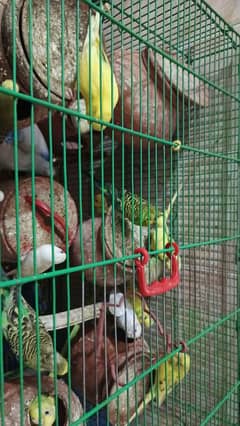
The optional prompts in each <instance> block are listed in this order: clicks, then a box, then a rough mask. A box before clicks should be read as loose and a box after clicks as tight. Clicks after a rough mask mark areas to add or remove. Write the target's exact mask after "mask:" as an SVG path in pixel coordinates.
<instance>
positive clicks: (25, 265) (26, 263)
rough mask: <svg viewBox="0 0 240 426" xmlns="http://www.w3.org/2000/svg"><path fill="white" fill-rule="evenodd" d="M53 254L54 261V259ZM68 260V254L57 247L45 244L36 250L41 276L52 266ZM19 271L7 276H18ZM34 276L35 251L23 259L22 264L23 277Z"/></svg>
mask: <svg viewBox="0 0 240 426" xmlns="http://www.w3.org/2000/svg"><path fill="white" fill-rule="evenodd" d="M52 254H53V259H52ZM65 260H66V253H65V252H64V251H63V250H62V249H60V248H59V247H57V246H53V253H52V245H51V244H43V245H41V246H39V247H37V248H36V272H37V273H38V274H41V273H42V272H45V271H46V270H47V269H49V268H50V267H51V266H52V264H53V263H54V264H55V265H59V264H60V263H63V262H64V261H65ZM16 273H17V270H16V269H14V270H12V271H10V272H8V273H7V275H8V276H9V275H16ZM33 274H34V250H31V251H30V252H29V253H27V255H26V256H25V257H23V259H22V263H21V276H22V277H27V276H30V275H33Z"/></svg>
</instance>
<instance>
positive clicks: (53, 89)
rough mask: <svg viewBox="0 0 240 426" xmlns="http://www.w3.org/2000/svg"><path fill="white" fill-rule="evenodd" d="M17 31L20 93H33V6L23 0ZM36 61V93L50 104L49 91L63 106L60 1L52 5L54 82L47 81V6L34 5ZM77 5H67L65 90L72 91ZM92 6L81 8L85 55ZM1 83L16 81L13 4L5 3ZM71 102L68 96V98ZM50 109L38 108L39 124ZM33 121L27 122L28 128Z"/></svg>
mask: <svg viewBox="0 0 240 426" xmlns="http://www.w3.org/2000/svg"><path fill="white" fill-rule="evenodd" d="M15 4H16V8H15V14H14V15H15V30H16V35H15V37H16V66H17V82H18V84H19V86H20V90H21V91H22V92H24V93H30V77H29V73H30V59H29V58H30V47H29V33H30V30H29V3H28V2H26V1H23V0H16V2H15ZM31 4H32V22H31V28H32V44H31V49H32V58H33V74H32V75H33V93H34V96H35V97H37V98H40V99H44V100H48V88H49V90H50V99H51V102H54V103H60V102H61V100H62V86H61V80H62V66H61V47H60V46H61V3H60V2H59V1H58V0H51V2H50V22H49V25H50V44H49V57H50V61H51V66H50V71H51V72H50V82H49V84H48V81H47V31H46V28H47V12H46V4H45V2H42V1H38V0H33V1H32V3H31ZM76 7H77V6H76V2H75V1H74V0H66V1H65V2H64V8H65V14H64V20H65V22H64V28H65V31H64V43H65V48H64V51H65V58H64V59H65V62H64V79H65V81H64V83H65V90H66V89H68V88H70V87H72V85H73V82H74V79H75V76H76V60H77V58H76V14H77V11H76ZM88 10H89V7H88V5H86V4H84V3H83V2H80V5H79V23H80V25H79V28H78V29H77V30H78V31H79V33H78V36H79V44H78V45H79V51H80V52H81V49H82V46H83V42H84V39H85V37H86V33H87V27H88ZM0 24H1V37H0V59H1V68H0V81H1V82H2V81H3V80H5V79H6V78H12V65H13V64H12V58H13V43H12V40H13V22H12V2H11V1H9V0H2V1H1V3H0ZM66 99H67V96H66ZM47 113H48V109H47V108H44V107H40V106H36V107H35V114H34V119H35V122H38V121H39V120H41V119H42V118H43V117H44V116H45V117H46V116H47ZM29 123H30V121H29V120H28V121H26V120H25V122H24V126H26V125H28V124H29Z"/></svg>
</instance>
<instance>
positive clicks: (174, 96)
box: [108, 48, 208, 149]
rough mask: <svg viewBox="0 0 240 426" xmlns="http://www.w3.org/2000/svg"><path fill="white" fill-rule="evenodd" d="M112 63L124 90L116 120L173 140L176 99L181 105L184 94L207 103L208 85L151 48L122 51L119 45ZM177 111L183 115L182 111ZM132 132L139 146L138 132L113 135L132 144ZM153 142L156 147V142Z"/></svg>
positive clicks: (175, 121)
mask: <svg viewBox="0 0 240 426" xmlns="http://www.w3.org/2000/svg"><path fill="white" fill-rule="evenodd" d="M174 56H175V55H172V57H173V58H174ZM174 59H176V57H175V58H174ZM113 64H114V73H115V76H116V79H117V82H118V85H119V88H120V90H119V93H122V97H121V96H120V99H119V101H118V104H117V106H116V108H115V110H114V117H113V122H114V123H115V124H118V125H120V126H123V127H125V128H127V129H132V130H135V131H138V132H141V133H144V134H146V135H150V136H154V137H157V138H163V139H166V140H171V139H172V136H173V134H174V132H175V130H176V126H177V119H178V117H177V100H178V108H179V107H180V106H181V105H182V98H183V97H185V99H186V100H187V99H189V100H190V102H191V103H193V102H194V103H195V104H197V105H200V106H207V105H208V88H207V87H204V86H203V85H202V83H201V82H200V81H199V80H198V79H197V78H194V77H193V76H192V75H191V74H189V73H187V72H184V73H183V72H182V69H181V68H180V67H177V65H176V64H175V63H174V62H170V61H169V60H168V59H166V58H165V59H163V56H162V55H161V54H159V53H156V54H155V53H154V52H153V51H152V50H151V49H148V48H145V49H144V50H143V51H142V52H139V51H138V50H136V51H133V52H132V51H130V50H124V52H123V53H122V51H121V49H118V50H116V51H115V52H114V60H113ZM122 86H123V87H122ZM121 88H122V89H121ZM122 105H123V107H122ZM178 114H179V117H181V115H180V114H181V111H178ZM108 132H109V130H108ZM132 136H133V143H134V147H135V148H138V149H140V137H139V136H134V135H132V134H131V133H129V132H121V131H118V130H114V138H115V139H116V140H117V141H118V142H119V143H121V142H122V140H124V143H125V144H127V145H131V143H132ZM148 141H149V140H148V139H147V138H144V137H143V138H142V142H143V149H147V147H148V145H149V144H148V143H147V142H148ZM159 142H160V141H159ZM150 146H151V148H154V146H155V143H151V144H150Z"/></svg>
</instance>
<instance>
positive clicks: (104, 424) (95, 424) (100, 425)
mask: <svg viewBox="0 0 240 426" xmlns="http://www.w3.org/2000/svg"><path fill="white" fill-rule="evenodd" d="M73 391H74V392H75V394H76V395H77V396H78V398H79V400H80V402H81V404H82V405H83V403H84V399H83V395H82V393H81V392H80V391H78V390H76V389H74V388H73ZM93 407H94V405H92V404H91V403H90V402H88V401H86V411H87V412H88V411H90V410H91V409H92V408H93ZM87 426H112V425H111V423H110V422H108V420H107V410H106V408H102V409H101V410H99V412H98V413H97V414H94V415H93V416H92V417H90V419H88V420H87Z"/></svg>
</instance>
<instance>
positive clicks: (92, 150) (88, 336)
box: [0, 0, 240, 426]
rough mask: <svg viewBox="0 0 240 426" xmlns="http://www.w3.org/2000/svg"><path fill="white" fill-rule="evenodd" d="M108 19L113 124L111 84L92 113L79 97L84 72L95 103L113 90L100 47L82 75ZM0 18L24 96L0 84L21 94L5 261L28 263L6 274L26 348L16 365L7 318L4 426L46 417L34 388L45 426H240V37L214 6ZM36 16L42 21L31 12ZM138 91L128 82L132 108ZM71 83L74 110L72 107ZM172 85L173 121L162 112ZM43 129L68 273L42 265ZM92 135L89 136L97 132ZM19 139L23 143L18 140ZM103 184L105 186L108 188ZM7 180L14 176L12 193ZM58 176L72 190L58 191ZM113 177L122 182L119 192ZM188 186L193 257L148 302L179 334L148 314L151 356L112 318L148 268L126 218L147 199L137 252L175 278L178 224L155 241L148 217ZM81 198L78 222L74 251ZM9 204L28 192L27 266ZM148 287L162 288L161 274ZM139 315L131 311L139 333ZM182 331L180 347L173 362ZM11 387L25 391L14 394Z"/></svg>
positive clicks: (183, 213) (11, 10) (146, 6)
mask: <svg viewBox="0 0 240 426" xmlns="http://www.w3.org/2000/svg"><path fill="white" fill-rule="evenodd" d="M38 3H39V4H40V6H38ZM38 7H39V10H40V12H41V25H40V26H39V27H38V26H37V22H38V20H36V10H38ZM4 8H8V12H6V9H4ZM4 11H5V12H4ZM40 12H39V13H40ZM70 12H71V13H70ZM4 13H5V15H4ZM95 13H100V25H99V34H100V36H99V41H98V44H97V49H98V50H99V51H101V52H102V51H103V50H104V52H106V54H107V56H108V60H109V67H110V69H111V72H110V74H109V78H108V79H107V83H106V84H109V83H110V86H111V88H113V87H114V79H115V78H116V79H117V83H118V95H119V100H118V104H117V106H116V108H115V104H114V102H115V101H114V91H111V95H109V93H108V102H109V105H110V110H111V117H110V118H109V117H108V118H106V117H107V116H106V115H105V109H104V108H105V106H106V102H107V101H106V98H104V96H105V95H106V92H105V91H104V90H105V88H104V86H102V85H101V84H100V88H99V92H98V97H99V99H100V102H99V114H96V111H95V109H94V108H95V107H96V105H95V104H94V98H93V97H91V96H89V100H88V101H89V102H88V103H87V102H86V110H84V109H83V107H82V97H83V96H82V94H81V87H82V91H83V87H84V83H85V79H86V76H87V74H88V75H91V73H93V75H94V77H93V79H89V80H88V84H85V85H86V87H87V86H88V87H87V90H88V92H89V94H91V93H93V91H94V90H95V84H96V82H98V81H105V80H106V74H105V73H106V72H107V71H106V68H105V67H106V58H105V59H104V54H102V55H99V57H96V58H94V56H92V54H91V53H92V49H94V47H96V46H91V43H90V47H89V51H88V61H89V68H88V70H87V71H86V70H85V72H84V73H83V72H82V73H81V66H80V65H79V64H81V61H80V59H81V55H82V50H83V46H84V41H85V40H86V37H88V34H89V37H90V38H91V35H92V34H94V26H93V20H92V19H91V17H92V16H93V15H94V14H95ZM1 14H3V18H1V16H2V15H1ZM1 14H0V19H2V37H1V38H2V40H1V43H0V51H1V52H0V61H1V66H0V75H1V81H2V82H3V81H4V80H6V79H7V78H9V79H10V78H11V79H12V80H13V90H11V89H8V88H4V87H3V86H0V98H1V96H2V94H5V95H9V96H8V97H10V96H11V95H14V97H13V102H12V105H11V112H10V114H12V116H13V118H12V127H11V128H9V129H8V131H7V132H5V133H4V132H3V130H2V129H5V127H4V126H5V124H6V123H5V120H6V117H5V115H4V117H1V116H0V126H2V127H1V129H0V135H1V140H0V142H1V144H0V150H1V149H2V151H1V152H2V153H3V152H4V149H7V148H6V145H8V146H11V147H12V151H11V154H10V155H9V160H10V157H11V155H12V162H13V166H12V167H11V166H10V165H8V164H7V163H5V164H4V162H1V158H0V173H1V179H0V189H1V190H2V191H3V192H4V190H5V189H6V193H5V199H4V200H3V202H2V204H0V216H1V220H0V233H1V259H2V262H1V263H2V267H3V269H4V270H5V272H8V271H9V270H12V269H13V268H15V267H16V271H17V272H16V274H15V275H14V276H13V277H11V276H7V277H6V276H4V275H2V279H1V282H0V303H1V311H2V312H3V311H4V306H5V305H4V304H6V294H9V292H11V291H12V289H13V288H14V286H16V288H17V320H18V327H17V333H18V342H19V353H18V356H17V357H16V356H14V354H13V353H12V351H11V349H10V348H9V342H8V343H7V342H6V339H5V337H6V336H4V330H5V329H4V316H3V313H2V327H0V401H1V404H0V424H1V425H4V424H10V423H8V421H9V419H11V416H14V415H15V416H18V417H17V419H18V420H16V421H18V423H14V424H19V425H25V424H31V422H30V417H29V406H30V404H31V401H32V400H33V393H29V392H30V391H29V389H30V388H31V389H34V391H32V390H31V392H35V393H34V395H35V396H38V398H39V405H38V409H37V410H36V413H37V414H38V424H43V425H45V426H48V425H49V426H50V425H51V424H56V425H66V424H69V425H70V424H71V425H78V424H84V425H88V426H90V425H93V424H94V425H99V426H103V425H111V424H116V425H127V424H134V425H135V424H136V425H138V424H139V425H143V424H144V425H175V426H176V425H179V426H180V425H219V426H225V425H226V426H227V425H232V426H233V425H237V424H239V423H240V420H239V396H240V394H239V384H240V381H239V350H240V347H239V341H240V340H239V324H240V322H239V290H238V289H239V285H238V277H239V253H240V251H239V237H240V228H239V219H238V216H239V214H238V212H239V207H240V205H239V185H238V182H239V171H238V170H239V166H238V164H239V161H240V160H239V158H240V157H239V148H238V147H239V123H240V121H239V75H240V74H239V44H240V38H239V35H238V33H237V32H235V31H234V30H233V29H232V28H231V27H230V26H229V25H228V24H227V23H226V22H225V21H224V20H223V19H222V18H221V17H220V16H219V15H218V14H217V13H215V12H214V10H213V9H212V8H211V7H209V6H208V5H207V3H205V2H204V1H201V0H191V1H190V0H187V1H186V0H185V1H181V0H171V1H170V0H167V1H160V0H159V1H157V0H154V1H150V0H149V1H145V0H142V1H128V0H127V1H117V0H116V1H114V2H112V3H110V4H109V5H108V6H106V4H105V3H104V2H102V1H101V2H92V1H90V0H84V1H80V0H76V1H75V2H73V1H71V0H69V1H67V0H65V1H64V0H61V1H60V2H59V1H50V0H46V1H45V2H36V1H33V0H30V1H29V2H22V1H20V0H12V1H11V2H7V1H6V2H5V3H4V2H3V5H2V6H1ZM23 16H24V17H25V18H26V16H27V18H26V19H25V20H23ZM39 16H40V15H39ZM21 19H22V21H21ZM9 22H10V26H8V30H6V23H9ZM39 22H40V17H39ZM73 22H74V25H73ZM73 27H74V28H73ZM88 31H89V32H88ZM26 34H27V41H26ZM36 46H37V48H36ZM38 46H39V49H38ZM144 49H145V50H144ZM144 51H145V52H147V54H146V55H145V56H144V55H143V52H144ZM20 52H21V55H25V56H24V58H25V59H23V56H22V60H21V57H20ZM149 52H151V54H152V56H151V55H150V53H149ZM4 56H6V57H5V58H4ZM159 57H161V66H160V67H159V63H158V62H157V61H158V60H159ZM86 58H87V56H86ZM126 58H128V59H126ZM41 61H42V62H41ZM117 61H118V62H117ZM144 61H145V62H144ZM151 61H153V62H151ZM117 63H118V68H117V65H116V64H117ZM6 64H8V65H6ZM26 64H27V65H26ZM98 72H99V75H98ZM144 78H145V80H144V81H145V83H146V84H145V85H144V84H142V81H143V79H144ZM104 79H105V80H104ZM126 82H127V83H128V85H129V87H130V89H129V92H128V99H127V94H126V89H125V85H126ZM17 84H18V85H19V86H20V91H18V90H17ZM151 87H154V91H152V90H151ZM131 88H134V89H132V90H131ZM69 89H71V90H72V95H73V97H74V104H73V103H72V102H70V101H71V99H70V98H71V96H70V95H69ZM159 93H161V111H160V112H159V110H158V108H157V107H156V105H157V103H158V97H159ZM22 101H25V102H27V101H28V102H30V106H29V105H28V108H29V112H28V116H27V117H24V118H25V121H22V120H19V116H20V115H21V113H22V111H21V108H20V106H19V105H21V106H22V108H23V103H22V104H21V102H22ZM85 101H86V99H85ZM136 102H138V104H139V110H137V108H136ZM0 103H1V99H0ZM25 106H26V104H25ZM128 110H129V115H128V116H127V117H126V112H127V111H128ZM3 111H4V109H3ZM136 116H138V119H136ZM39 117H40V118H39ZM83 120H85V121H83ZM136 120H138V125H137V126H136ZM1 122H2V124H1ZM36 122H37V123H38V126H39V128H40V130H41V131H42V133H43V135H44V137H45V138H46V141H47V144H48V150H49V159H48V160H47V161H48V162H49V164H48V168H49V173H48V175H49V176H47V177H45V179H48V182H49V186H48V191H49V193H48V207H49V210H48V213H47V214H46V218H47V221H46V223H44V227H45V228H47V230H48V233H49V239H48V240H47V241H46V242H47V243H50V244H51V248H52V251H53V250H54V246H55V245H56V239H57V237H59V229H58V227H57V224H56V222H57V219H56V218H58V216H57V215H59V214H60V212H59V211H58V207H56V206H57V204H56V200H58V199H60V200H61V209H62V210H61V215H62V218H63V219H64V236H63V235H62V234H61V238H63V240H64V247H65V249H64V250H65V252H66V260H65V262H64V263H62V264H60V265H54V264H53V265H52V266H51V268H48V269H47V270H46V271H43V272H42V271H41V272H40V273H39V271H38V269H37V260H38V259H37V248H38V246H39V238H40V237H39V234H38V232H39V223H42V222H41V221H42V217H41V214H40V213H39V211H38V207H37V205H36V204H35V202H34V200H35V198H38V197H39V198H40V199H41V197H42V196H43V194H42V193H41V191H40V192H39V187H38V186H37V179H36V175H37V173H36V169H37V166H38V164H36V162H37V161H38V158H37V156H36V150H37V146H36V143H37V140H36V134H35V130H34V123H36ZM29 125H30V141H31V142H30V147H29V152H28V154H26V155H28V156H29V158H30V159H31V161H30V167H28V170H22V169H21V163H20V156H21V155H23V154H22V153H21V141H20V140H19V135H18V131H19V130H20V129H21V128H22V127H26V126H29ZM83 125H85V126H87V127H88V131H87V132H86V133H84V132H83V127H82V126H83ZM96 125H98V131H96ZM99 126H103V127H102V128H101V127H100V128H99ZM105 127H106V128H105ZM159 128H160V129H161V132H160V133H159ZM9 132H10V134H11V135H12V136H11V137H12V141H11V142H10V143H9V142H8V143H7V142H6V140H5V138H6V137H7V136H9ZM176 141H180V142H181V145H180V149H179V150H177V149H175V148H176ZM1 152H0V157H1V155H3V154H1ZM55 160H56V161H55ZM9 164H10V163H9ZM6 170H7V171H6ZM40 174H41V173H40ZM26 176H27V177H29V178H30V193H29V196H31V197H32V198H31V200H32V201H31V203H30V205H29V206H28V208H29V209H30V211H32V215H31V218H32V219H31V220H29V221H28V222H27V223H26V220H25V222H24V220H23V219H22V215H23V200H22V197H23V195H22V192H21V191H22V190H21V182H22V179H25V178H26ZM95 180H97V181H98V182H99V187H100V188H101V189H99V187H98V188H96V184H95ZM7 181H11V185H12V192H11V191H10V190H8V186H7V184H6V182H7ZM54 181H57V182H59V183H61V185H62V187H61V188H62V189H61V191H62V192H61V193H60V194H59V192H58V191H57V189H56V187H55V186H54ZM108 184H111V186H112V189H111V190H110V194H109V195H108V198H107V197H106V194H107V190H108V189H109V186H108ZM125 190H127V191H128V193H129V199H128V200H129V204H128V211H127V210H126V208H124V207H123V206H124V203H125V199H126V192H125ZM176 191H177V197H176V200H175V203H174V205H173V206H172V208H170V212H169V217H168V221H167V227H168V229H169V233H170V235H171V237H170V242H171V243H172V241H173V239H174V241H175V242H177V244H178V245H179V249H180V285H179V286H178V287H177V288H176V289H174V290H172V291H170V292H167V293H166V294H163V295H159V296H153V297H150V298H148V299H146V301H147V304H148V307H149V310H150V312H151V313H153V314H154V315H155V318H157V320H158V321H160V322H161V324H162V327H163V329H164V333H162V334H164V335H161V333H159V327H158V326H157V324H158V322H157V321H153V324H152V326H151V327H150V328H148V327H146V326H145V325H144V322H143V314H142V324H141V326H142V336H141V337H142V339H143V340H144V342H145V343H144V344H145V346H138V345H139V340H137V339H128V338H127V336H126V333H124V331H123V330H121V331H119V329H118V331H117V316H116V315H115V316H111V315H110V313H109V311H108V308H109V306H108V303H109V296H110V293H111V292H114V300H115V302H116V294H117V292H119V291H121V292H122V293H123V294H124V295H125V296H126V294H127V292H128V291H129V288H130V291H131V292H132V294H133V295H134V294H135V290H136V289H138V276H137V272H136V269H135V268H134V265H135V260H136V259H137V258H139V255H137V254H135V253H134V250H135V248H136V240H135V238H136V234H135V233H136V232H137V231H136V229H138V228H136V227H135V228H134V227H133V226H130V225H129V223H130V224H131V223H133V222H134V221H135V219H136V218H135V215H136V200H138V201H139V204H138V205H139V215H138V216H139V217H138V224H139V225H140V226H139V229H138V232H139V236H138V242H139V246H143V245H145V247H147V248H148V252H149V254H150V255H151V256H152V257H151V259H152V260H153V263H152V268H154V265H155V264H157V262H158V259H159V258H158V256H160V257H161V256H162V258H164V259H165V260H164V261H163V262H162V263H163V271H162V274H163V276H165V275H166V276H168V275H169V274H170V273H171V268H170V271H169V268H168V267H167V261H166V257H165V255H166V253H167V252H168V251H169V250H168V249H166V248H165V245H166V243H167V241H166V232H167V228H166V224H165V225H164V226H163V229H162V230H161V231H160V232H162V234H163V247H160V248H159V247H157V246H155V247H152V246H151V241H150V230H152V231H153V232H155V235H156V238H158V236H159V230H158V228H157V226H156V223H155V225H154V224H152V223H150V219H151V207H150V204H151V205H152V206H154V207H155V210H156V211H157V214H160V212H164V211H166V209H167V208H168V206H169V203H170V200H171V199H172V198H173V196H174V194H175V193H176ZM99 193H100V194H101V197H100V205H98V209H97V207H96V195H97V194H98V195H99ZM45 195H46V194H45ZM104 196H105V198H104ZM137 197H138V198H137ZM72 198H73V199H74V201H75V204H76V208H77V222H78V230H77V227H76V229H75V240H74V242H73V241H72V237H71V229H72V215H73V211H74V209H73V208H72V204H71V199H72ZM6 199H7V200H9V199H13V203H12V204H11V205H12V211H10V212H9V210H8V213H7V214H10V213H11V217H12V227H13V229H14V232H13V236H14V238H15V240H16V241H15V258H14V259H12V260H11V261H9V259H6V247H5V245H7V244H9V243H6V240H7V238H8V235H6V232H7V231H6V227H5V225H4V223H5V222H4V221H6V220H7V219H8V217H7V214H6V213H4V212H3V209H4V205H5V204H4V203H6ZM144 200H146V201H147V204H146V205H147V207H146V205H145V201H144ZM106 201H107V202H108V204H109V205H108V206H106V205H105V202H106ZM110 206H111V208H110V210H108V209H109V207H110ZM106 210H107V211H106ZM106 213H107V214H106ZM46 218H45V219H46ZM146 218H147V219H146ZM144 220H145V221H146V223H144ZM39 221H40V222H39ZM13 224H14V225H13ZM135 224H136V223H135ZM129 226H130V227H129ZM45 228H44V229H45ZM26 229H27V233H26ZM26 235H27V236H26ZM106 235H107V237H106ZM23 238H25V240H24V243H26V244H27V245H28V246H29V241H30V245H31V247H32V248H33V250H34V252H33V253H34V254H33V270H32V273H31V274H30V275H24V274H23V251H24V244H23ZM109 241H110V243H109ZM172 251H173V250H172V248H171V249H170V252H172ZM99 253H101V256H100V255H99ZM25 255H26V253H25ZM76 258H77V260H76ZM154 262H155V263H154ZM148 279H149V282H150V281H151V271H148ZM99 284H100V285H99ZM22 297H24V298H26V299H27V301H28V303H29V304H30V305H31V306H32V308H33V309H34V311H35V315H36V327H35V335H36V339H35V340H36V342H35V349H36V352H37V360H36V368H35V369H34V370H33V369H29V368H28V366H27V365H26V363H25V362H24V350H25V346H26V342H25V341H24V328H23V324H22V317H23V316H24V304H23V300H24V299H23V298H22ZM134 297H136V295H135V296H134ZM101 321H102V323H101ZM126 321H127V316H126V313H125V327H126ZM39 322H44V324H47V326H48V329H49V333H50V335H51V339H52V344H53V368H52V371H51V376H52V377H48V376H47V373H46V372H42V371H41V339H42V337H41V332H40V328H39ZM99 324H102V329H101V327H100V326H99ZM73 325H75V326H78V327H77V329H76V328H75V327H73ZM109 329H110V330H111V334H110V335H109V334H108V333H109ZM73 333H74V334H75V336H73ZM167 333H168V334H170V335H171V338H172V342H174V343H176V346H172V347H171V350H170V352H167V345H166V343H167V342H166V334H167ZM183 339H184V341H185V342H186V345H187V348H188V353H189V355H190V362H191V365H190V371H188V368H187V356H185V358H184V366H183V373H184V377H181V372H182V370H181V368H180V367H181V365H180V361H181V359H182V358H181V355H182V352H181V351H182V349H183V346H182V344H181V343H182V341H183ZM77 342H80V343H78V344H79V347H80V348H81V351H82V352H81V357H79V359H78V362H77V364H76V363H75V364H73V352H72V351H73V347H74V345H77ZM119 342H121V343H119ZM121 345H122V346H121ZM75 347H77V346H75ZM99 347H100V349H99ZM139 347H141V350H139ZM61 351H62V353H63V354H64V356H65V358H66V360H67V361H68V371H67V372H66V374H64V376H63V377H61V376H60V375H58V353H60V352H61ZM15 355H16V354H15ZM174 363H175V364H174ZM174 365H175V367H174ZM170 366H171V368H170ZM161 368H162V369H161ZM74 369H75V370H74ZM159 371H162V372H164V373H162V374H165V376H164V377H165V378H166V376H167V379H166V380H165V382H164V383H165V386H166V387H167V388H168V389H169V393H168V394H167V395H165V397H166V398H165V401H164V403H162V402H161V401H160V402H159V401H158V396H159V395H158V392H159V389H158V391H156V389H154V380H156V377H157V374H158V372H159ZM169 371H170V372H171V374H170V373H169ZM48 373H49V372H48ZM114 375H116V378H115V377H114ZM29 376H30V377H31V379H30V381H29ZM61 379H63V381H64V382H65V384H63V383H62V381H61V382H60V380H61ZM31 380H33V382H31ZM174 380H175V385H174ZM48 381H49V382H48ZM179 381H180V384H176V382H177V383H178V382H179ZM168 382H169V383H168ZM32 383H34V384H32ZM46 383H51V384H50V385H48V384H46ZM76 383H78V384H79V385H78V386H76ZM9 384H10V385H11V386H13V387H12V388H11V389H13V391H12V392H13V393H12V394H11V397H9V395H10V393H9V392H10V391H9V389H10V387H9V386H10V385H9ZM14 386H15V387H14ZM31 386H32V387H31ZM61 386H63V387H61ZM27 389H28V390H27ZM155 391H156V393H157V394H156V395H155ZM73 392H74V393H73ZM160 392H161V391H160ZM30 394H31V396H30V397H29V395H30ZM41 394H47V395H52V396H53V397H54V405H55V416H54V419H53V421H52V423H51V421H50V423H44V421H45V418H46V416H48V414H47V415H46V412H45V411H44V406H43V403H42V400H41V398H40V395H41ZM76 395H77V396H76ZM149 395H150V398H149V399H150V401H147V396H149ZM154 397H155V398H154ZM14 404H16V406H17V407H18V408H17V414H16V412H15V411H14V407H15V405H14ZM140 405H142V410H139V406H140ZM11 410H12V411H11ZM13 413H15V414H13ZM36 413H35V414H36ZM133 417H134V419H133Z"/></svg>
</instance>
